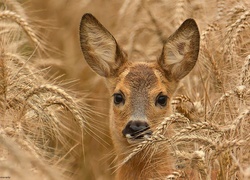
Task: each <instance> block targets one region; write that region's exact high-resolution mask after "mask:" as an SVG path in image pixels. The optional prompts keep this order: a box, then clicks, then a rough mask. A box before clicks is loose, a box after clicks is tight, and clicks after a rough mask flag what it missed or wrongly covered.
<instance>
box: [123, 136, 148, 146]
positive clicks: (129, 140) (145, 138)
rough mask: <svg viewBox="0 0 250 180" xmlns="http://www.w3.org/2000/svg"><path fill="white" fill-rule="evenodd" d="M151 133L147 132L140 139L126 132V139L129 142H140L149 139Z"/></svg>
mask: <svg viewBox="0 0 250 180" xmlns="http://www.w3.org/2000/svg"><path fill="white" fill-rule="evenodd" d="M150 137H151V135H148V134H145V135H144V136H143V138H139V139H135V138H134V137H133V136H131V135H130V134H126V139H127V141H128V143H129V144H136V143H140V142H142V141H145V140H147V139H148V138H150Z"/></svg>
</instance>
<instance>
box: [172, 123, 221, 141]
mask: <svg viewBox="0 0 250 180" xmlns="http://www.w3.org/2000/svg"><path fill="white" fill-rule="evenodd" d="M202 129H204V130H209V131H212V132H216V133H221V129H220V128H219V127H218V126H217V125H215V124H212V123H209V122H198V123H195V124H190V125H189V126H188V127H185V128H183V129H182V130H180V132H178V133H176V134H175V135H174V136H173V137H171V140H172V141H174V140H175V139H176V138H178V137H181V136H183V135H185V134H190V133H191V132H195V131H199V130H202Z"/></svg>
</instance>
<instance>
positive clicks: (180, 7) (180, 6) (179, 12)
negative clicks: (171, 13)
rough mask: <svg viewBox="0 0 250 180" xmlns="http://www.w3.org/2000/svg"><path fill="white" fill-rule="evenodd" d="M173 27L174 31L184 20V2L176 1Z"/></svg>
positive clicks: (182, 0) (183, 0)
mask: <svg viewBox="0 0 250 180" xmlns="http://www.w3.org/2000/svg"><path fill="white" fill-rule="evenodd" d="M175 11H176V13H175V16H176V17H175V27H176V29H177V28H178V27H179V26H180V25H181V23H182V22H183V21H184V18H185V0H178V1H177V2H176V9H175Z"/></svg>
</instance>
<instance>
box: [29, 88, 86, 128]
mask: <svg viewBox="0 0 250 180" xmlns="http://www.w3.org/2000/svg"><path fill="white" fill-rule="evenodd" d="M40 93H52V94H54V95H56V96H59V97H60V98H62V99H64V100H65V102H66V101H67V104H72V107H74V108H73V109H71V111H72V112H73V114H74V115H75V117H76V118H77V119H76V120H77V122H78V123H79V125H80V127H81V128H83V127H84V118H83V116H82V115H81V114H80V113H79V111H78V109H79V108H75V107H77V103H75V101H74V99H73V98H72V97H71V96H70V95H69V94H68V93H66V92H65V91H64V90H63V89H61V88H59V87H57V86H53V85H50V84H45V85H41V86H39V87H34V88H32V89H31V90H30V91H28V92H27V93H26V97H25V100H24V101H25V102H27V101H28V100H29V98H30V97H32V96H35V95H36V96H37V95H39V94H40ZM79 116H80V117H79Z"/></svg>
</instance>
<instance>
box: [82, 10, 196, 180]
mask: <svg viewBox="0 0 250 180" xmlns="http://www.w3.org/2000/svg"><path fill="white" fill-rule="evenodd" d="M80 40H81V47H82V51H83V55H84V57H85V60H86V61H87V63H88V64H89V65H90V67H91V68H92V69H93V70H94V71H95V72H96V73H98V74H99V75H101V76H103V77H105V78H106V79H107V82H108V83H107V85H108V88H109V91H110V94H111V95H112V94H115V93H120V92H122V94H123V96H124V99H125V100H124V103H122V104H118V105H117V104H114V103H113V100H112V101H111V109H110V133H111V136H112V140H113V144H114V147H115V150H116V155H117V157H118V163H121V162H122V160H123V159H124V158H125V157H126V152H128V151H129V150H130V149H131V147H132V146H131V145H130V144H129V143H128V141H127V139H126V138H125V137H124V136H123V134H122V130H123V129H124V127H126V125H127V123H128V122H129V121H138V120H139V121H143V122H147V123H148V125H149V127H150V129H151V130H152V131H154V130H155V127H156V126H157V124H159V123H160V122H161V121H162V119H163V118H164V117H166V116H167V115H169V114H170V113H171V110H170V101H171V98H172V97H173V94H174V92H175V90H176V88H177V86H178V82H179V80H180V79H182V78H183V77H184V76H186V75H187V74H188V73H189V72H190V71H191V70H192V68H193V66H194V65H195V63H196V60H197V57H198V51H199V31H198V28H197V25H196V23H195V21H194V20H191V19H189V20H187V21H185V22H184V23H183V25H182V26H181V27H180V28H179V29H178V30H177V31H176V32H175V33H174V34H173V35H172V36H171V37H170V38H169V39H168V40H167V41H166V44H164V46H163V50H162V54H161V57H160V58H159V59H158V61H153V62H131V61H128V60H127V57H126V54H125V53H124V52H123V51H122V50H121V48H120V47H119V45H118V44H117V43H116V40H115V38H114V37H113V36H112V35H111V34H110V33H109V32H108V31H107V30H106V29H105V28H104V27H103V26H102V25H101V24H100V23H99V22H98V21H97V20H96V19H95V18H94V17H93V16H92V15H90V14H86V15H84V16H83V18H82V21H81V26H80ZM159 94H162V95H164V96H167V97H168V99H167V105H166V106H160V105H158V104H157V103H156V99H157V97H158V96H159ZM169 152H170V150H168V151H167V152H163V151H161V150H157V151H156V152H152V153H151V156H150V158H143V157H144V156H145V154H144V152H143V151H142V152H141V153H139V154H137V155H136V156H135V157H134V158H133V159H131V160H130V161H128V162H127V163H126V164H125V165H123V166H122V167H121V168H120V169H119V170H118V172H117V176H116V177H117V179H149V178H155V177H164V176H165V177H166V175H167V174H168V173H170V172H171V170H172V167H173V160H172V158H170V156H169ZM162 159H164V162H165V164H166V165H165V166H162V164H161V163H157V162H159V160H162ZM149 169H150V170H149Z"/></svg>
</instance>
